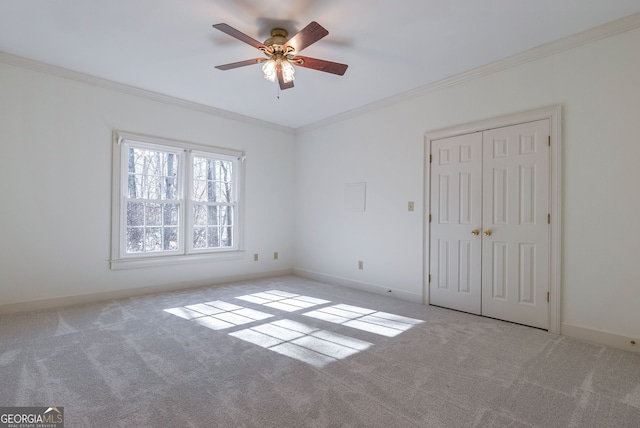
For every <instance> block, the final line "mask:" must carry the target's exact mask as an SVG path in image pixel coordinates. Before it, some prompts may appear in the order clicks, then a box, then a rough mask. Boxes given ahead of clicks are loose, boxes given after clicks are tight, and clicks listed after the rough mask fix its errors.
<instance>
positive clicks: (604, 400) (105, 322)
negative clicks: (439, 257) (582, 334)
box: [0, 276, 640, 428]
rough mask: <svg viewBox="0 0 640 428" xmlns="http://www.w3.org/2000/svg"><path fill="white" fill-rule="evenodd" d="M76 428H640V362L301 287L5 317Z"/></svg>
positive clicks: (39, 384)
mask: <svg viewBox="0 0 640 428" xmlns="http://www.w3.org/2000/svg"><path fill="white" fill-rule="evenodd" d="M2 406H64V414H65V426H67V427H113V426H122V427H169V426H171V427H218V426H219V427H307V426H308V427H635V428H637V427H640V355H638V354H634V353H630V352H626V351H621V350H617V349H612V348H607V347H604V346H600V345H595V344H591V343H587V342H582V341H578V340H572V339H569V338H566V337H561V336H555V335H552V334H549V333H547V332H544V331H541V330H536V329H532V328H527V327H523V326H519V325H515V324H510V323H506V322H501V321H496V320H492V319H487V318H481V317H476V316H473V315H468V314H463V313H459V312H454V311H449V310H446V309H442V308H436V307H428V306H422V305H418V304H412V303H407V302H404V301H400V300H396V299H393V298H391V297H387V296H380V295H375V294H369V293H364V292H360V291H356V290H351V289H347V288H342V287H338V286H334V285H330V284H320V283H317V282H313V281H310V280H307V279H302V278H298V277H294V276H290V277H279V278H269V279H264V280H257V281H251V282H243V283H237V284H229V285H226V286H218V287H211V288H204V289H197V290H192V291H188V292H177V293H165V294H158V295H152V296H144V297H139V298H132V299H126V300H119V301H110V302H104V303H97V304H92V305H83V306H75V307H69V308H64V309H60V310H57V311H43V312H33V313H23V314H13V315H3V316H0V407H2Z"/></svg>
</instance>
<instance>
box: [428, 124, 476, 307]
mask: <svg viewBox="0 0 640 428" xmlns="http://www.w3.org/2000/svg"><path fill="white" fill-rule="evenodd" d="M431 152H432V155H433V159H432V163H431V165H432V167H431V171H432V172H431V210H430V212H431V213H433V214H432V219H431V224H430V226H431V227H430V231H431V251H430V254H431V260H430V266H431V272H430V273H431V286H430V288H429V290H430V291H429V301H430V303H431V304H433V305H439V306H444V307H448V308H452V309H458V310H461V311H465V312H471V313H474V314H480V302H481V284H480V281H481V272H480V269H481V259H480V257H481V237H480V234H479V233H478V235H476V236H474V235H472V233H471V232H472V231H473V230H478V231H479V230H480V228H481V226H482V219H481V215H482V193H481V192H482V185H481V183H482V134H481V133H475V134H468V135H463V136H459V137H452V138H446V139H442V140H438V141H434V143H433V145H432V150H431Z"/></svg>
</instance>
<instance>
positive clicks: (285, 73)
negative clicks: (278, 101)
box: [262, 54, 296, 83]
mask: <svg viewBox="0 0 640 428" xmlns="http://www.w3.org/2000/svg"><path fill="white" fill-rule="evenodd" d="M278 67H280V68H281V69H282V79H283V80H284V82H285V83H289V82H293V80H294V79H295V77H294V76H293V74H294V73H295V72H296V70H295V68H294V67H293V64H291V61H289V59H287V58H286V57H284V56H282V55H278V54H276V55H273V56H272V57H271V59H269V60H267V61H265V62H264V64H262V72H263V73H264V78H265V79H267V80H268V81H270V82H276V81H277V80H278Z"/></svg>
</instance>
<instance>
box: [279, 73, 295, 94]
mask: <svg viewBox="0 0 640 428" xmlns="http://www.w3.org/2000/svg"><path fill="white" fill-rule="evenodd" d="M276 74H277V75H278V83H279V84H280V89H282V90H283V91H284V90H285V89H289V88H293V80H292V81H291V82H289V83H285V81H284V77H283V76H282V68H280V67H278V69H277V70H276Z"/></svg>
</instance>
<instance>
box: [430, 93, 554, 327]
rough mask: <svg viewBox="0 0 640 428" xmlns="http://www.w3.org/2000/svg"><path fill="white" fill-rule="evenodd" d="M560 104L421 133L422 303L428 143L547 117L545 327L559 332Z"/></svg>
mask: <svg viewBox="0 0 640 428" xmlns="http://www.w3.org/2000/svg"><path fill="white" fill-rule="evenodd" d="M561 114H562V106H561V105H552V106H548V107H541V108H538V109H534V110H527V111H523V112H519V113H513V114H509V115H505V116H500V117H494V118H489V119H483V120H479V121H476V122H470V123H465V124H462V125H456V126H452V127H448V128H443V129H437V130H434V131H428V132H426V133H425V134H424V153H425V158H424V164H425V168H424V199H423V201H424V207H423V213H424V219H423V224H424V225H425V228H424V236H423V246H424V248H423V254H424V258H423V266H424V268H423V281H422V282H423V290H422V303H423V304H425V305H428V304H429V272H430V271H431V269H430V266H429V261H430V241H431V239H430V238H431V237H430V226H429V215H430V213H431V191H430V189H431V182H430V180H431V163H430V162H429V156H430V154H431V143H432V141H435V140H440V139H443V138H448V137H455V136H458V135H464V134H470V133H473V132H480V131H486V130H489V129H495V128H503V127H506V126H511V125H518V124H521V123H526V122H534V121H537V120H542V119H549V126H550V129H549V132H550V136H551V149H550V153H549V156H550V165H549V166H550V171H549V173H550V176H549V179H550V182H549V187H550V194H549V211H550V213H551V224H550V228H549V315H548V317H549V319H548V324H547V326H548V331H549V332H550V333H554V334H560V309H561V301H560V298H561V292H560V291H561V290H560V283H561V257H560V256H561V242H560V241H561V239H560V238H561V226H562V217H561V209H562V204H561V200H562V199H561V196H562V186H561V185H562V183H561V178H562V174H561V172H562V159H561V156H562V126H561V123H562V122H561Z"/></svg>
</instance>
